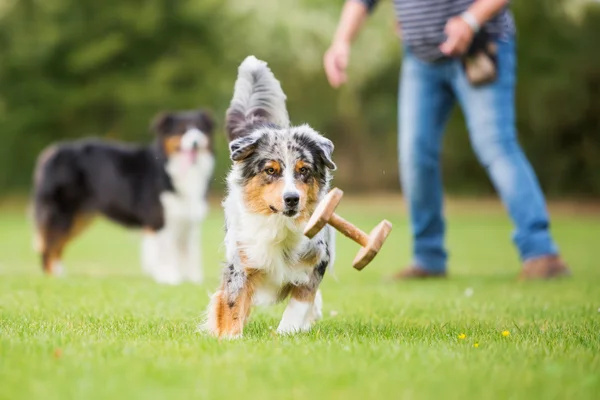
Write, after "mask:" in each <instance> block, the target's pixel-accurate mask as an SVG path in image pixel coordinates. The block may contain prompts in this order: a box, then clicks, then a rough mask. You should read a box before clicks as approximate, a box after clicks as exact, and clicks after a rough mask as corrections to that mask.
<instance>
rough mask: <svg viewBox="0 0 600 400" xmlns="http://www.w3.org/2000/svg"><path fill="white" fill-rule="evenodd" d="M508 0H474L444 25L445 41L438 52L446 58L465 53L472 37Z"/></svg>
mask: <svg viewBox="0 0 600 400" xmlns="http://www.w3.org/2000/svg"><path fill="white" fill-rule="evenodd" d="M509 2H510V0H476V1H474V2H473V4H471V6H470V7H469V8H468V9H467V11H466V12H465V13H464V14H463V15H459V16H456V17H453V18H450V19H449V20H448V22H447V23H446V28H445V33H446V36H447V39H446V41H445V42H444V43H442V44H441V45H440V50H441V51H442V52H443V53H444V54H446V55H448V56H459V55H461V54H463V53H464V52H466V51H467V49H468V48H469V45H470V44H471V41H472V40H473V36H475V33H476V31H477V30H478V29H479V27H481V26H482V25H483V24H485V23H486V22H488V21H489V20H490V19H492V18H493V17H494V16H495V15H496V14H498V13H499V12H500V11H501V10H502V9H503V8H505V7H506V6H507V5H508V3H509Z"/></svg>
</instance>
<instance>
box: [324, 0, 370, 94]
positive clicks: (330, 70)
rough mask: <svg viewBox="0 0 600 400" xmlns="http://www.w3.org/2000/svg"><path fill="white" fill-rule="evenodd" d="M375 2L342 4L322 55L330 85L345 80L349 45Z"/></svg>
mask: <svg viewBox="0 0 600 400" xmlns="http://www.w3.org/2000/svg"><path fill="white" fill-rule="evenodd" d="M376 3H377V0H348V1H346V3H345V4H344V7H343V9H342V14H341V16H340V22H339V23H338V26H337V29H336V32H335V35H334V36H333V41H332V43H331V46H330V47H329V49H328V50H327V51H326V52H325V56H324V57H323V65H324V67H325V74H326V75H327V80H328V81H329V84H330V85H331V86H333V87H335V88H337V87H339V86H340V85H342V84H343V83H344V82H346V67H347V66H348V59H349V58H350V45H351V44H352V41H353V40H354V38H355V37H356V35H357V34H358V32H359V31H360V28H361V27H362V25H363V23H364V21H365V19H366V18H367V15H368V14H369V12H370V11H371V10H372V9H373V7H374V6H375V4H376Z"/></svg>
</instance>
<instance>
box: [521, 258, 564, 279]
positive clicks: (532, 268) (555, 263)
mask: <svg viewBox="0 0 600 400" xmlns="http://www.w3.org/2000/svg"><path fill="white" fill-rule="evenodd" d="M569 275H571V270H570V269H569V266H568V265H567V264H566V263H565V262H564V261H563V260H561V258H560V257H559V256H542V257H536V258H532V259H530V260H527V261H525V262H524V263H523V270H522V271H521V274H520V275H519V279H520V280H534V279H552V278H560V277H564V276H569Z"/></svg>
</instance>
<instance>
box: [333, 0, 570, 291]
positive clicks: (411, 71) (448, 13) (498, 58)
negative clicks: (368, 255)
mask: <svg viewBox="0 0 600 400" xmlns="http://www.w3.org/2000/svg"><path fill="white" fill-rule="evenodd" d="M508 3H509V1H507V0H394V8H395V11H396V16H397V20H398V23H399V29H400V35H399V36H401V38H402V41H403V43H404V46H403V47H404V51H403V60H402V72H401V77H400V88H399V110H398V123H399V158H400V163H399V164H400V172H401V183H402V189H403V193H404V195H405V197H406V199H407V204H408V208H409V214H410V223H411V230H412V237H413V259H412V263H411V265H410V266H409V267H408V268H406V269H404V270H401V271H400V272H398V273H397V274H395V275H394V278H395V279H411V278H426V277H445V276H446V274H447V265H446V264H447V258H448V256H447V251H446V248H445V243H444V241H445V240H444V237H445V230H446V229H445V220H444V216H443V213H442V201H443V198H442V197H443V188H442V181H441V172H440V152H441V143H442V136H443V132H444V129H445V125H446V121H447V119H448V117H449V115H450V111H451V109H452V107H453V105H454V103H455V102H458V104H459V105H460V107H461V109H462V111H463V113H464V115H465V119H466V122H467V127H468V131H469V136H470V141H471V144H472V147H473V149H474V151H475V153H476V155H477V158H478V160H479V162H480V163H481V165H482V166H483V167H484V168H485V170H486V171H487V174H488V176H489V177H490V179H491V181H492V183H493V185H494V187H495V189H496V191H497V193H498V194H499V196H500V198H501V200H502V202H503V204H504V205H505V207H506V209H507V211H508V213H509V215H510V217H511V219H512V222H513V224H514V226H515V231H514V234H513V242H514V244H515V246H516V247H517V249H518V252H519V256H520V259H521V262H522V269H521V273H520V278H522V279H540V278H555V277H559V276H564V275H568V274H570V270H569V267H568V266H567V264H566V263H565V262H564V261H563V260H562V259H561V257H560V255H559V251H558V247H557V245H556V243H555V242H554V240H553V238H552V236H551V234H550V219H549V216H548V212H547V209H546V201H545V199H544V195H543V193H542V190H541V188H540V185H539V183H538V179H537V177H536V174H535V172H534V171H533V168H532V167H531V165H530V163H529V161H528V160H527V158H526V156H525V154H524V153H523V150H522V149H521V147H520V145H519V143H518V141H517V132H516V123H515V105H514V88H515V80H516V78H515V76H516V71H515V69H516V55H515V25H514V20H513V17H512V14H511V13H510V10H509V5H508ZM376 4H377V0H346V2H345V4H344V6H343V9H342V13H341V17H340V21H339V24H338V27H337V30H336V33H335V35H334V38H333V41H332V44H331V46H330V47H329V49H328V50H327V51H326V53H325V55H324V59H323V63H324V68H325V73H326V75H327V79H328V81H329V83H330V84H331V86H333V87H334V88H337V87H339V86H340V85H342V84H343V83H345V82H346V80H347V74H346V68H347V66H348V62H349V58H350V48H351V43H352V41H353V39H354V38H355V36H356V35H357V33H358V32H359V30H360V28H361V26H362V25H363V23H364V21H365V20H366V18H367V16H368V15H369V13H370V12H371V11H372V10H373V9H374V7H375V6H376Z"/></svg>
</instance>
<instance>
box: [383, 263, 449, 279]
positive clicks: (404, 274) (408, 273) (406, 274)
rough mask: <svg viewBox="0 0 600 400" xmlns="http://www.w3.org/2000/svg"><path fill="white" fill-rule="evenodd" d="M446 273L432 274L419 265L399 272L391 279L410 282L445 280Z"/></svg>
mask: <svg viewBox="0 0 600 400" xmlns="http://www.w3.org/2000/svg"><path fill="white" fill-rule="evenodd" d="M445 277H446V271H443V272H431V271H427V270H425V269H423V268H421V267H419V266H418V265H411V266H409V267H408V268H406V269H403V270H402V271H399V272H397V273H395V274H394V275H392V276H391V277H390V279H391V280H393V281H401V280H409V279H426V278H445Z"/></svg>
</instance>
